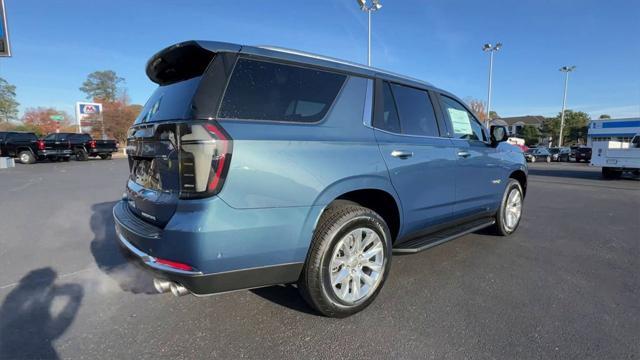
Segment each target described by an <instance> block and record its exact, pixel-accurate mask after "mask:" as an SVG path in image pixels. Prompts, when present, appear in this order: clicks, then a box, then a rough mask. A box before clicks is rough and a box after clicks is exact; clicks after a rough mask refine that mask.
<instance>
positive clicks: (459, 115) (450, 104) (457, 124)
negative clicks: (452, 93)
mask: <svg viewBox="0 0 640 360" xmlns="http://www.w3.org/2000/svg"><path fill="white" fill-rule="evenodd" d="M441 99H442V110H443V112H444V114H445V116H446V117H447V118H448V119H449V122H450V123H451V125H452V128H453V136H454V138H457V139H467V140H478V141H486V138H485V135H484V131H483V130H482V125H480V123H479V122H478V121H477V120H476V119H475V117H474V116H473V115H472V114H471V113H470V112H469V111H467V109H466V108H465V107H464V106H463V105H462V104H460V103H459V102H458V101H456V100H454V99H452V98H450V97H448V96H444V95H443V96H441Z"/></svg>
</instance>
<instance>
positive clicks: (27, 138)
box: [11, 133, 37, 141]
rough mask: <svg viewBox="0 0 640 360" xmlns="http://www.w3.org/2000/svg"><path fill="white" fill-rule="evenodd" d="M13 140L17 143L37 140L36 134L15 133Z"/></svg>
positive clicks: (12, 136)
mask: <svg viewBox="0 0 640 360" xmlns="http://www.w3.org/2000/svg"><path fill="white" fill-rule="evenodd" d="M11 139H12V140H14V141H15V140H17V141H31V140H37V138H36V136H35V134H32V133H13V134H12V135H11Z"/></svg>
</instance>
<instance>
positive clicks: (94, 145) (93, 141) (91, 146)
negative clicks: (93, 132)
mask: <svg viewBox="0 0 640 360" xmlns="http://www.w3.org/2000/svg"><path fill="white" fill-rule="evenodd" d="M89 147H90V148H92V149H95V148H96V141H95V140H91V141H89Z"/></svg>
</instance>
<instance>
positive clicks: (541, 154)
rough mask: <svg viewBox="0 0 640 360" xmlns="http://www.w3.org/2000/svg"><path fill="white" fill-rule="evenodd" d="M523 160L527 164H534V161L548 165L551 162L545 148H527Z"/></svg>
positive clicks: (549, 154)
mask: <svg viewBox="0 0 640 360" xmlns="http://www.w3.org/2000/svg"><path fill="white" fill-rule="evenodd" d="M524 158H525V159H526V160H527V161H528V162H532V163H534V162H536V161H546V162H548V163H550V162H551V153H550V152H549V150H548V149H547V148H543V147H538V148H529V150H527V151H525V153H524Z"/></svg>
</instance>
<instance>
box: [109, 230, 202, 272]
mask: <svg viewBox="0 0 640 360" xmlns="http://www.w3.org/2000/svg"><path fill="white" fill-rule="evenodd" d="M116 234H118V239H119V240H120V243H121V244H122V245H123V246H124V247H126V248H127V250H129V251H131V252H132V253H133V254H134V255H136V256H137V257H139V258H140V259H141V260H142V262H144V264H145V265H147V266H148V267H150V268H153V269H156V270H160V271H165V272H169V273H173V274H180V275H203V274H202V272H201V271H197V270H195V271H187V270H180V269H174V268H172V267H169V266H166V265H162V264H158V263H157V262H156V258H155V257H153V256H151V255H149V254H147V253H145V252H143V251H141V250H140V249H138V248H137V247H135V246H133V244H131V243H130V242H129V241H127V239H125V238H124V236H122V234H120V232H119V231H118V228H117V227H116Z"/></svg>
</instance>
